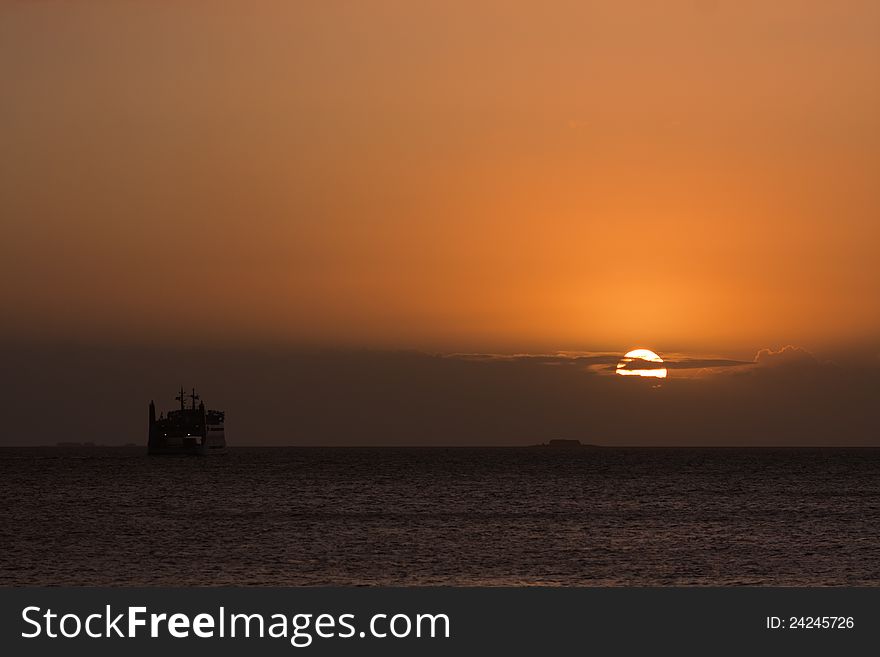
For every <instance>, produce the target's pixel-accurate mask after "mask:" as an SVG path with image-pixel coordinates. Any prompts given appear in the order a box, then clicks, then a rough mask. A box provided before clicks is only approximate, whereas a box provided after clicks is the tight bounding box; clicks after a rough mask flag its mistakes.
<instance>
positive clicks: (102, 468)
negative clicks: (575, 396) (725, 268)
mask: <svg viewBox="0 0 880 657" xmlns="http://www.w3.org/2000/svg"><path fill="white" fill-rule="evenodd" d="M0 494H2V499H3V504H2V507H0V546H2V549H0V584H2V585H6V586H8V585H129V586H133V585H212V586H213V585H248V586H249V585H357V586H360V585H404V586H408V585H460V586H463V585H550V586H556V585H561V586H575V585H586V586H624V585H625V586H631V585H650V586H668V585H878V584H880V540H878V536H880V450H874V449H611V448H603V449H598V450H583V451H565V450H542V449H519V448H497V449H496V448H473V449H470V448H449V449H443V448H412V449H404V448H400V449H398V448H370V449H366V448H365V449H359V448H351V449H336V448H326V449H325V448H251V449H245V448H239V449H234V448H233V449H231V450H230V453H229V454H228V455H227V456H221V457H211V458H185V457H184V458H174V457H165V458H163V457H147V456H146V455H145V454H144V451H143V450H141V449H130V448H129V449H126V448H106V449H101V448H97V449H94V450H88V451H77V450H73V451H65V450H56V449H12V448H10V449H0Z"/></svg>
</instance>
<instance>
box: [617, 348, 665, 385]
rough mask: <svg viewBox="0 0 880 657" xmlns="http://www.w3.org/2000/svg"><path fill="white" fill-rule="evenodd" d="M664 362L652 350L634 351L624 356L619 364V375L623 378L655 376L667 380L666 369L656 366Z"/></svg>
mask: <svg viewBox="0 0 880 657" xmlns="http://www.w3.org/2000/svg"><path fill="white" fill-rule="evenodd" d="M662 362H663V359H662V358H660V356H658V355H657V354H655V353H654V352H653V351H651V350H650V349H633V350H632V351H628V352H627V353H626V354H624V356H623V358H622V359H621V360H620V362H619V363H618V364H617V373H618V374H621V375H623V376H653V377H656V378H658V379H665V378H666V368H665V367H659V366H658V365H657V364H656V363H662Z"/></svg>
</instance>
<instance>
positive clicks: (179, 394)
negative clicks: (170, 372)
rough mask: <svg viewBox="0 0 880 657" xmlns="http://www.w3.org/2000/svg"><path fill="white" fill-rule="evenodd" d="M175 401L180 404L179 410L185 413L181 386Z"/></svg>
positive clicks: (184, 393) (183, 393) (183, 394)
mask: <svg viewBox="0 0 880 657" xmlns="http://www.w3.org/2000/svg"><path fill="white" fill-rule="evenodd" d="M175 399H176V400H178V401H179V402H180V410H182V411H185V410H186V404H184V401H185V400H186V392H184V390H183V386H180V393H178V395H177V397H175Z"/></svg>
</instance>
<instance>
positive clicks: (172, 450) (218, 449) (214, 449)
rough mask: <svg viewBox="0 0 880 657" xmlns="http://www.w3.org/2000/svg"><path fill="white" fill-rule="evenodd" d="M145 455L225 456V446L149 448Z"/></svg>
mask: <svg viewBox="0 0 880 657" xmlns="http://www.w3.org/2000/svg"><path fill="white" fill-rule="evenodd" d="M147 454H148V455H150V456H219V455H223V454H226V445H191V446H183V445H170V446H167V447H149V448H148V449H147Z"/></svg>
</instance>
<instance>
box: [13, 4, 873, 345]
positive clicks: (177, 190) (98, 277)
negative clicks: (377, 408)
mask: <svg viewBox="0 0 880 657" xmlns="http://www.w3.org/2000/svg"><path fill="white" fill-rule="evenodd" d="M222 4H223V9H222V10H218V9H217V8H216V5H215V4H214V3H207V2H195V1H184V0H178V1H177V2H174V3H157V2H109V1H107V2H94V1H88V0H80V1H79V2H76V3H73V2H60V1H42V2H4V3H3V4H2V6H0V88H2V92H0V95H2V102H0V222H2V237H0V308H2V310H0V312H2V315H3V317H2V319H3V323H2V331H4V332H5V333H6V334H16V335H31V336H32V335H45V336H75V337H82V338H85V339H95V340H106V339H113V340H137V341H143V340H149V341H154V342H155V341H170V340H174V339H176V337H177V336H178V335H180V334H181V333H186V332H188V331H197V332H198V335H199V336H200V339H204V340H242V341H249V340H251V341H252V340H272V341H301V340H308V341H319V342H320V341H326V342H332V343H345V344H365V345H373V346H382V347H388V346H392V347H401V346H402V347H417V348H438V349H451V350H466V349H471V348H474V349H477V348H479V349H490V350H496V351H500V350H505V349H523V350H527V349H534V350H540V349H551V350H555V349H587V348H602V349H604V348H615V349H617V348H619V349H621V353H622V351H623V350H625V349H627V348H630V347H631V346H632V345H637V344H638V345H645V346H648V347H652V348H658V349H664V348H665V349H671V348H677V349H710V350H713V351H715V352H722V351H723V352H729V351H737V350H740V351H741V352H742V353H748V354H753V353H754V352H755V350H756V349H757V348H760V347H765V346H768V345H770V344H787V343H794V344H801V345H805V346H808V347H811V348H815V347H819V346H821V345H823V344H826V343H842V342H848V341H855V340H862V339H865V338H866V337H871V336H876V335H877V334H878V330H880V303H878V301H877V299H878V298H880V258H878V257H877V256H876V250H877V245H878V244H880V221H878V216H880V186H878V184H877V174H878V171H880V39H878V38H877V35H878V34H880V3H877V2H873V1H871V0H865V1H861V2H857V1H842V2H833V3H832V2H819V1H806V0H805V1H801V2H792V1H778V2H766V1H760V2H758V1H745V2H742V1H738V2H725V1H723V0H719V1H717V2H712V1H708V0H707V1H700V0H689V1H687V2H666V1H664V2H603V3H588V2H582V1H577V2H575V1H571V2H559V1H556V2H541V3H535V2H517V1H513V0H503V1H502V0H497V1H496V0H493V1H489V2H450V1H448V0H443V1H439V0H437V1H425V2H411V1H404V0H399V1H378V0H374V1H370V2H341V1H336V0H325V1H322V2H296V3H291V2H280V1H278V2H265V1H257V0H247V1H238V2H225V3H222ZM184 327H186V328H184Z"/></svg>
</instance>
